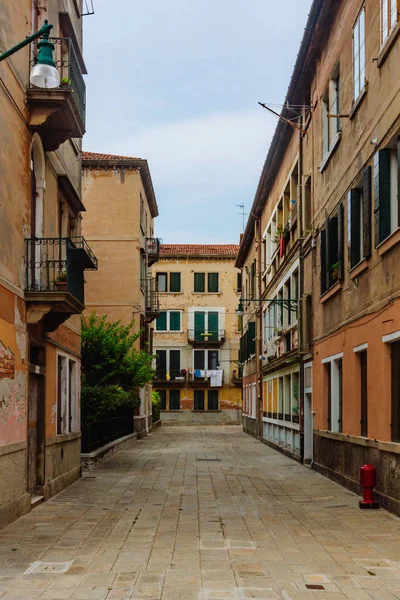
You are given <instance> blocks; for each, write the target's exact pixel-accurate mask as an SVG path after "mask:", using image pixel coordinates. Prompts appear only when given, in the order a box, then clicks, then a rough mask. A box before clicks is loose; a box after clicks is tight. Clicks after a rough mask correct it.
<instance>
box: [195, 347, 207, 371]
mask: <svg viewBox="0 0 400 600" xmlns="http://www.w3.org/2000/svg"><path fill="white" fill-rule="evenodd" d="M194 368H195V369H200V370H203V369H205V353H204V350H195V351H194Z"/></svg>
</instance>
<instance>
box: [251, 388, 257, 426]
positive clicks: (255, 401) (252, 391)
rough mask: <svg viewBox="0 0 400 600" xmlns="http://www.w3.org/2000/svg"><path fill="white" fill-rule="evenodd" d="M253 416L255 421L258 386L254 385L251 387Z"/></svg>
mask: <svg viewBox="0 0 400 600" xmlns="http://www.w3.org/2000/svg"><path fill="white" fill-rule="evenodd" d="M251 416H252V417H253V418H254V419H255V418H256V417H257V384H256V383H253V384H252V386H251Z"/></svg>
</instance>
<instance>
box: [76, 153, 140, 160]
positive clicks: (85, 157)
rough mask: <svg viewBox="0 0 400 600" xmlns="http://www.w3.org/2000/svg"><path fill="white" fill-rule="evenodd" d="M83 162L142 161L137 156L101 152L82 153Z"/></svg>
mask: <svg viewBox="0 0 400 600" xmlns="http://www.w3.org/2000/svg"><path fill="white" fill-rule="evenodd" d="M82 160H141V159H140V158H137V157H135V156H118V155H117V154H102V153H101V152H85V151H83V152H82Z"/></svg>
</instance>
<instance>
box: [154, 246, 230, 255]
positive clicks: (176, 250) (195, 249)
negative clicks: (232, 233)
mask: <svg viewBox="0 0 400 600" xmlns="http://www.w3.org/2000/svg"><path fill="white" fill-rule="evenodd" d="M238 251H239V246H238V244H161V248H160V256H161V258H163V257H167V256H197V257H201V256H220V257H231V258H236V256H237V253H238Z"/></svg>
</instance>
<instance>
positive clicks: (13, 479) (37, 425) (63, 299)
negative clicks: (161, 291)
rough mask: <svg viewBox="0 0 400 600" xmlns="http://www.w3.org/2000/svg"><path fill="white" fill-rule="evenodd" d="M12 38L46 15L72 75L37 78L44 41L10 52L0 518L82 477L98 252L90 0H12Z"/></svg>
mask: <svg viewBox="0 0 400 600" xmlns="http://www.w3.org/2000/svg"><path fill="white" fill-rule="evenodd" d="M0 13H1V19H0V23H1V25H0V47H1V49H2V50H6V49H9V48H11V47H13V46H14V45H16V44H17V43H19V42H21V41H23V40H24V39H25V38H26V37H27V36H30V35H31V34H33V33H34V32H36V31H38V30H39V29H40V28H41V27H42V25H43V24H44V21H45V19H48V20H49V22H50V23H51V24H52V25H53V29H52V32H51V35H52V36H54V37H53V38H52V42H53V43H54V58H55V60H56V61H57V68H58V70H59V76H60V86H59V87H57V88H55V89H44V88H40V87H37V86H33V85H32V84H31V83H30V69H31V68H32V67H33V65H34V64H35V63H36V59H37V52H38V49H37V44H36V43H33V44H31V45H29V46H26V47H24V48H22V49H21V50H19V51H18V52H17V53H16V54H14V55H12V56H11V57H9V58H8V59H7V60H4V61H2V62H1V63H0V81H1V84H0V123H1V125H0V130H1V148H0V153H1V160H0V181H1V188H2V202H1V209H0V210H1V217H0V527H1V526H3V525H4V524H6V523H7V522H9V521H10V520H12V519H14V518H16V517H18V516H19V515H21V514H24V513H26V512H28V511H29V510H30V508H31V506H34V505H36V503H38V502H41V501H42V500H44V499H46V498H48V497H50V496H52V495H53V494H55V493H57V492H58V491H60V490H61V489H63V488H64V487H66V486H67V485H69V484H70V483H72V482H73V481H74V480H76V479H77V478H79V477H80V472H81V467H80V437H81V433H80V345H81V343H80V313H81V312H82V311H83V309H84V304H85V296H84V287H85V286H84V272H85V270H86V269H93V270H95V269H96V268H97V259H96V257H95V256H94V254H93V252H92V251H91V249H90V247H89V246H88V245H87V243H86V241H85V240H84V238H82V237H81V235H82V234H81V212H82V211H84V206H83V203H82V199H81V138H82V137H83V135H84V133H85V111H86V107H85V83H84V79H83V74H84V73H86V69H85V63H84V61H83V57H82V16H81V15H82V2H76V1H74V0H41V1H40V2H37V1H35V0H18V1H17V0H4V2H2V5H1V8H0Z"/></svg>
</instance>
